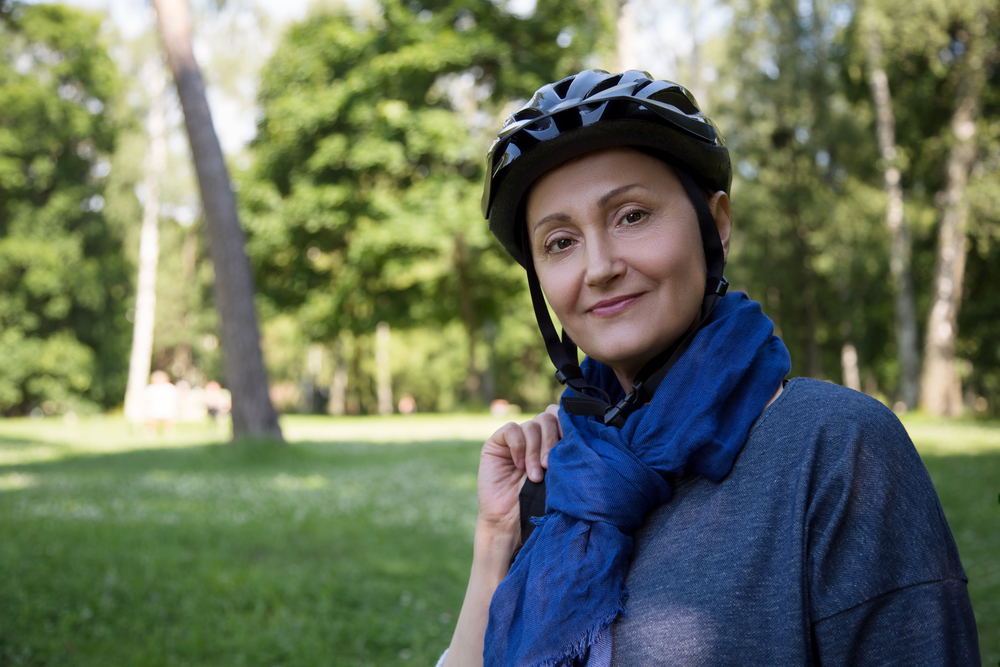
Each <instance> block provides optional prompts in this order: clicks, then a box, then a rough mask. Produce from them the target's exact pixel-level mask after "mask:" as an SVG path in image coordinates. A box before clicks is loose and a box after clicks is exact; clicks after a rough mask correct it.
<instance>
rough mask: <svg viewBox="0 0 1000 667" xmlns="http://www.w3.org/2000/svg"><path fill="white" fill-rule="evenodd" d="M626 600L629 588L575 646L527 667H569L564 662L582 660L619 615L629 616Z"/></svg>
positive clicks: (574, 643) (572, 645)
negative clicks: (626, 609)
mask: <svg viewBox="0 0 1000 667" xmlns="http://www.w3.org/2000/svg"><path fill="white" fill-rule="evenodd" d="M626 600H628V589H627V588H626V589H625V590H624V591H623V592H622V595H621V598H619V600H618V604H617V605H616V606H615V608H614V609H612V610H611V611H610V612H608V613H607V614H605V615H604V618H602V619H601V620H600V622H598V623H597V625H595V626H593V627H591V628H589V629H588V630H587V632H586V634H584V635H583V637H581V638H580V639H578V640H577V641H575V642H573V644H571V645H570V646H569V647H567V648H566V649H565V650H564V651H563V652H562V653H560V654H559V655H558V656H556V657H553V658H547V659H545V660H542V661H541V662H535V663H532V664H531V665H528V666H527V667H567V666H566V664H565V662H564V661H566V660H570V661H571V663H570V664H572V661H575V660H576V659H577V658H582V657H583V656H584V655H586V654H587V651H588V650H589V649H590V647H591V646H592V645H593V644H594V642H596V641H597V638H598V637H599V636H600V634H601V632H602V631H604V630H605V629H606V628H608V627H610V626H611V624H612V623H614V622H615V619H616V618H618V615H619V614H621V615H622V616H626V615H628V612H627V611H625V602H626Z"/></svg>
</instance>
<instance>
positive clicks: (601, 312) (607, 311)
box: [587, 292, 642, 317]
mask: <svg viewBox="0 0 1000 667" xmlns="http://www.w3.org/2000/svg"><path fill="white" fill-rule="evenodd" d="M641 297H642V293H641V292H639V293H637V294H625V295H623V296H616V297H614V298H611V299H605V300H603V301H598V302H597V303H595V304H594V305H593V306H591V307H590V308H588V309H587V313H588V314H590V315H594V316H596V317H613V316H615V315H617V314H619V313H622V312H624V311H626V310H628V309H629V308H630V307H631V306H632V304H634V303H635V302H636V301H638V300H639V299H640V298H641Z"/></svg>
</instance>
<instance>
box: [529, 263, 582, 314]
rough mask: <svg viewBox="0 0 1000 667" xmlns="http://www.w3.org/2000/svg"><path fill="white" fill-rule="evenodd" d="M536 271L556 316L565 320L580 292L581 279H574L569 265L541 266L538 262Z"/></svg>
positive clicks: (543, 291)
mask: <svg viewBox="0 0 1000 667" xmlns="http://www.w3.org/2000/svg"><path fill="white" fill-rule="evenodd" d="M535 272H536V273H537V274H538V283H539V284H540V285H541V286H542V293H543V294H544V295H545V300H546V301H548V302H549V305H550V306H551V307H552V310H554V311H555V313H556V317H558V318H559V319H560V320H565V319H566V316H567V314H568V313H569V312H571V307H572V305H573V303H574V302H575V301H576V297H577V294H578V293H579V286H578V285H579V281H576V280H574V278H573V272H572V271H571V270H570V269H569V267H552V266H542V267H539V266H538V265H537V264H536V265H535Z"/></svg>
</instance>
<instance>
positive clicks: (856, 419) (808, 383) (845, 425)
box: [749, 378, 923, 469]
mask: <svg viewBox="0 0 1000 667" xmlns="http://www.w3.org/2000/svg"><path fill="white" fill-rule="evenodd" d="M749 439H750V440H751V441H753V440H759V439H763V440H765V441H766V442H767V443H768V444H767V446H768V447H769V448H779V449H780V448H781V447H782V445H784V446H785V447H788V448H791V449H792V450H793V452H794V455H795V458H799V459H801V458H802V457H807V458H812V457H815V458H816V459H817V462H820V461H826V462H827V463H834V462H837V461H839V462H841V463H845V462H846V461H845V457H847V458H855V457H858V456H861V457H866V456H868V455H876V454H878V455H880V456H888V457H891V458H897V457H902V458H904V459H906V460H907V461H908V462H909V463H910V464H911V465H916V466H917V467H919V468H920V469H922V468H923V465H922V464H921V463H920V459H919V456H918V455H917V453H916V450H915V449H914V447H913V444H912V442H911V441H910V437H909V435H908V434H907V432H906V429H905V428H904V427H903V425H902V423H900V421H899V418H897V417H896V415H895V414H893V412H892V411H891V410H889V408H887V407H886V406H885V405H883V404H882V403H880V402H878V401H876V400H875V399H873V398H871V397H870V396H866V395H865V394H862V393H860V392H857V391H854V390H853V389H848V388H846V387H841V386H840V385H836V384H832V383H830V382H822V381H820V380H812V379H809V378H796V379H793V380H791V381H790V382H789V383H788V385H787V386H786V387H785V389H784V391H783V392H782V393H781V395H780V396H779V397H778V398H777V400H775V401H774V403H772V404H771V405H770V406H769V407H768V408H767V409H766V410H765V411H764V412H763V413H762V414H761V416H760V417H759V418H758V419H757V422H756V423H755V424H754V426H753V428H752V429H751V431H750V437H749ZM793 452H789V454H792V453H793Z"/></svg>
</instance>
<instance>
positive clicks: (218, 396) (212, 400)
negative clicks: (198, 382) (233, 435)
mask: <svg viewBox="0 0 1000 667" xmlns="http://www.w3.org/2000/svg"><path fill="white" fill-rule="evenodd" d="M232 407H233V399H232V395H231V394H230V393H229V392H228V391H227V390H225V389H223V388H222V385H220V384H219V383H218V382H216V381H215V380H212V381H210V382H208V383H207V384H206V385H205V409H206V410H207V411H208V416H209V417H211V418H212V421H213V422H214V423H215V425H216V426H219V425H220V423H221V422H222V421H223V419H224V418H225V416H226V415H227V414H229V411H230V410H232Z"/></svg>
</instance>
